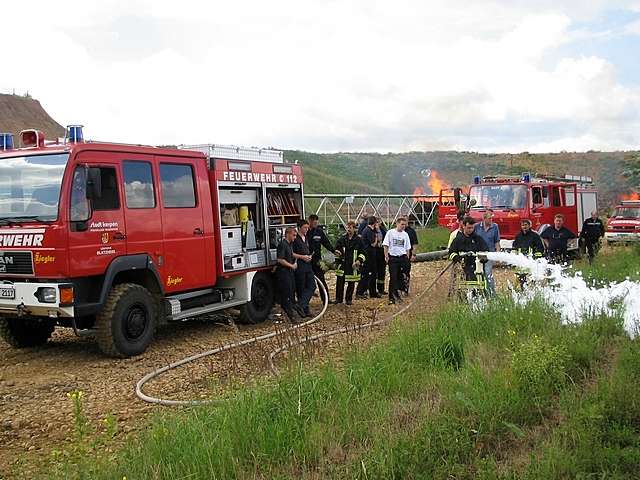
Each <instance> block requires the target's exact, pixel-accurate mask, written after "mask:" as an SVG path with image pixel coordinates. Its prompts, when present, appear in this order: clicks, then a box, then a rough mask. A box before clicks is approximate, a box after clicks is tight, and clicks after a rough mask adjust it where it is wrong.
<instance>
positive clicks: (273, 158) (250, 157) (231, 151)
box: [178, 143, 284, 163]
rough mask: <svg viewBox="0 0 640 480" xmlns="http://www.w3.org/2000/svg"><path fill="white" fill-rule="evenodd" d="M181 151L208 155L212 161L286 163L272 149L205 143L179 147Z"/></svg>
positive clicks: (280, 155)
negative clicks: (216, 159) (218, 159)
mask: <svg viewBox="0 0 640 480" xmlns="http://www.w3.org/2000/svg"><path fill="white" fill-rule="evenodd" d="M178 148H179V149H180V150H195V151H198V152H202V153H204V154H205V155H207V157H208V158H210V159H215V158H220V159H223V160H246V161H250V162H270V163H284V153H283V152H282V151H280V150H274V149H272V148H257V147H236V146H235V145H218V144H215V143H205V144H201V145H178Z"/></svg>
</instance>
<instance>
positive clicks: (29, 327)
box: [0, 318, 55, 348]
mask: <svg viewBox="0 0 640 480" xmlns="http://www.w3.org/2000/svg"><path fill="white" fill-rule="evenodd" d="M54 328H55V326H54V324H53V322H52V321H51V320H47V319H36V318H0V336H1V337H2V338H3V339H4V341H5V342H7V343H8V344H9V345H11V346H12V347H15V348H27V347H37V346H39V345H44V344H45V343H47V340H49V338H50V337H51V334H52V333H53V329H54Z"/></svg>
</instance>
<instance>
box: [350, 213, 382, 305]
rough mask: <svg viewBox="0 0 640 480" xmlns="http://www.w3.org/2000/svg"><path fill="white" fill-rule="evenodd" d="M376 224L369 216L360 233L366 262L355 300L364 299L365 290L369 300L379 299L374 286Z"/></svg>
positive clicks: (376, 242)
mask: <svg viewBox="0 0 640 480" xmlns="http://www.w3.org/2000/svg"><path fill="white" fill-rule="evenodd" d="M376 223H378V220H377V219H376V217H374V216H373V215H372V216H370V217H369V220H368V225H367V227H366V228H365V229H364V230H363V231H362V235H361V237H360V238H361V240H362V246H363V248H364V254H365V256H366V260H365V262H364V266H363V268H362V279H361V280H360V283H358V289H357V290H356V298H364V293H365V292H366V291H367V290H368V291H369V296H370V297H371V298H381V295H380V294H379V293H378V289H377V286H376V282H377V280H378V268H377V265H378V263H377V259H376V250H377V248H378V240H379V239H378V235H377V234H376ZM380 243H381V242H380ZM383 261H384V258H383Z"/></svg>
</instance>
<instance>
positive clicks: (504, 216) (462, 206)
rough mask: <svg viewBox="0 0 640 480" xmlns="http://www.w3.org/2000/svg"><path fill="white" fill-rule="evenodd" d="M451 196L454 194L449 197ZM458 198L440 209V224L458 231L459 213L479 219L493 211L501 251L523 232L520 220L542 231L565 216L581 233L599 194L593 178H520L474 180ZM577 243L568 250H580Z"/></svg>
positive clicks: (492, 177)
mask: <svg viewBox="0 0 640 480" xmlns="http://www.w3.org/2000/svg"><path fill="white" fill-rule="evenodd" d="M446 196H447V197H451V196H452V194H451V193H447V194H446ZM453 196H454V198H455V199H456V201H455V202H452V203H450V204H449V205H441V206H439V212H438V223H439V224H440V225H442V226H444V227H448V228H456V227H457V221H456V214H457V213H458V211H460V210H465V211H467V212H468V214H469V215H471V216H472V217H473V218H475V219H476V220H481V219H482V214H483V213H484V212H486V211H487V210H488V209H490V210H492V212H493V215H494V219H493V220H494V222H495V223H497V224H498V226H499V227H500V235H501V237H502V240H501V241H500V244H501V248H503V249H505V250H509V249H511V245H512V244H513V240H514V239H515V236H516V235H517V234H518V232H519V231H520V220H521V219H524V218H528V219H530V220H531V222H532V228H534V229H535V230H536V231H538V232H542V230H544V229H545V228H547V227H548V226H549V225H553V217H554V216H555V215H556V214H558V213H562V214H564V216H565V226H566V227H567V228H569V229H570V230H572V231H573V232H575V233H576V234H579V233H580V228H581V227H582V222H583V221H584V219H585V218H588V217H589V216H590V215H591V212H592V211H593V210H596V209H597V203H598V202H597V200H598V194H597V190H596V189H595V187H594V185H593V182H592V179H591V178H590V177H577V176H570V175H567V176H565V177H552V176H538V177H533V176H532V175H530V174H529V173H524V174H522V175H521V176H488V177H482V178H481V177H475V178H474V181H473V184H472V185H470V186H469V189H468V193H467V194H466V195H465V194H463V193H461V192H460V191H457V192H456V191H455V190H454V192H453ZM578 247H579V245H578V240H577V239H575V240H574V241H570V243H569V249H570V250H577V249H578Z"/></svg>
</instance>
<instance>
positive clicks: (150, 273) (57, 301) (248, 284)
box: [0, 126, 304, 357]
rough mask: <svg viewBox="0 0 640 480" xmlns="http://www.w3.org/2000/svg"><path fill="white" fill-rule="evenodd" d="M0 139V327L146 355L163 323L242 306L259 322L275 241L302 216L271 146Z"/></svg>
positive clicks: (269, 293)
mask: <svg viewBox="0 0 640 480" xmlns="http://www.w3.org/2000/svg"><path fill="white" fill-rule="evenodd" d="M20 137H21V142H22V148H13V138H12V137H11V136H10V135H8V134H2V135H0V147H2V148H0V333H1V334H2V336H3V337H4V339H5V340H6V341H8V342H9V343H10V344H12V345H14V346H16V347H23V346H35V345H39V344H43V343H45V342H46V341H47V340H48V338H49V337H50V335H51V333H52V332H53V329H54V327H55V326H56V325H58V326H64V327H70V328H73V329H74V331H75V332H76V333H77V334H79V335H94V336H95V337H96V339H97V342H98V345H99V346H100V348H101V349H102V350H103V351H104V352H105V353H106V354H108V355H113V356H119V357H127V356H132V355H137V354H139V353H141V352H143V351H144V350H145V349H146V348H147V347H148V345H149V344H150V342H151V341H152V339H153V335H154V332H155V330H156V327H157V326H158V325H159V324H161V323H163V322H169V321H177V320H183V319H186V318H189V317H194V316H198V315H203V314H207V313H210V312H214V311H217V310H222V309H226V308H230V307H235V308H239V309H240V311H241V319H242V320H243V321H245V322H251V323H255V322H260V321H263V320H265V319H266V318H267V317H268V315H269V313H270V311H271V308H272V306H273V303H274V282H273V279H272V275H271V269H272V266H273V265H274V264H275V256H276V254H275V252H276V246H277V243H278V242H279V241H280V239H281V238H282V236H283V232H284V229H285V228H286V227H287V226H289V225H295V223H296V222H297V220H298V219H299V218H301V217H303V216H304V211H303V208H304V202H303V177H302V169H301V167H300V166H299V165H294V164H286V163H284V160H283V154H282V152H280V151H276V150H271V149H256V148H238V147H227V146H220V145H198V146H192V147H181V148H178V149H172V148H155V147H147V146H138V145H135V146H134V145H123V144H115V143H97V142H84V141H83V138H82V128H81V127H80V126H72V127H69V129H68V133H67V137H66V138H65V140H64V141H57V142H47V141H45V138H44V135H43V133H42V132H39V131H36V130H27V131H23V132H22V133H21V135H20Z"/></svg>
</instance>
